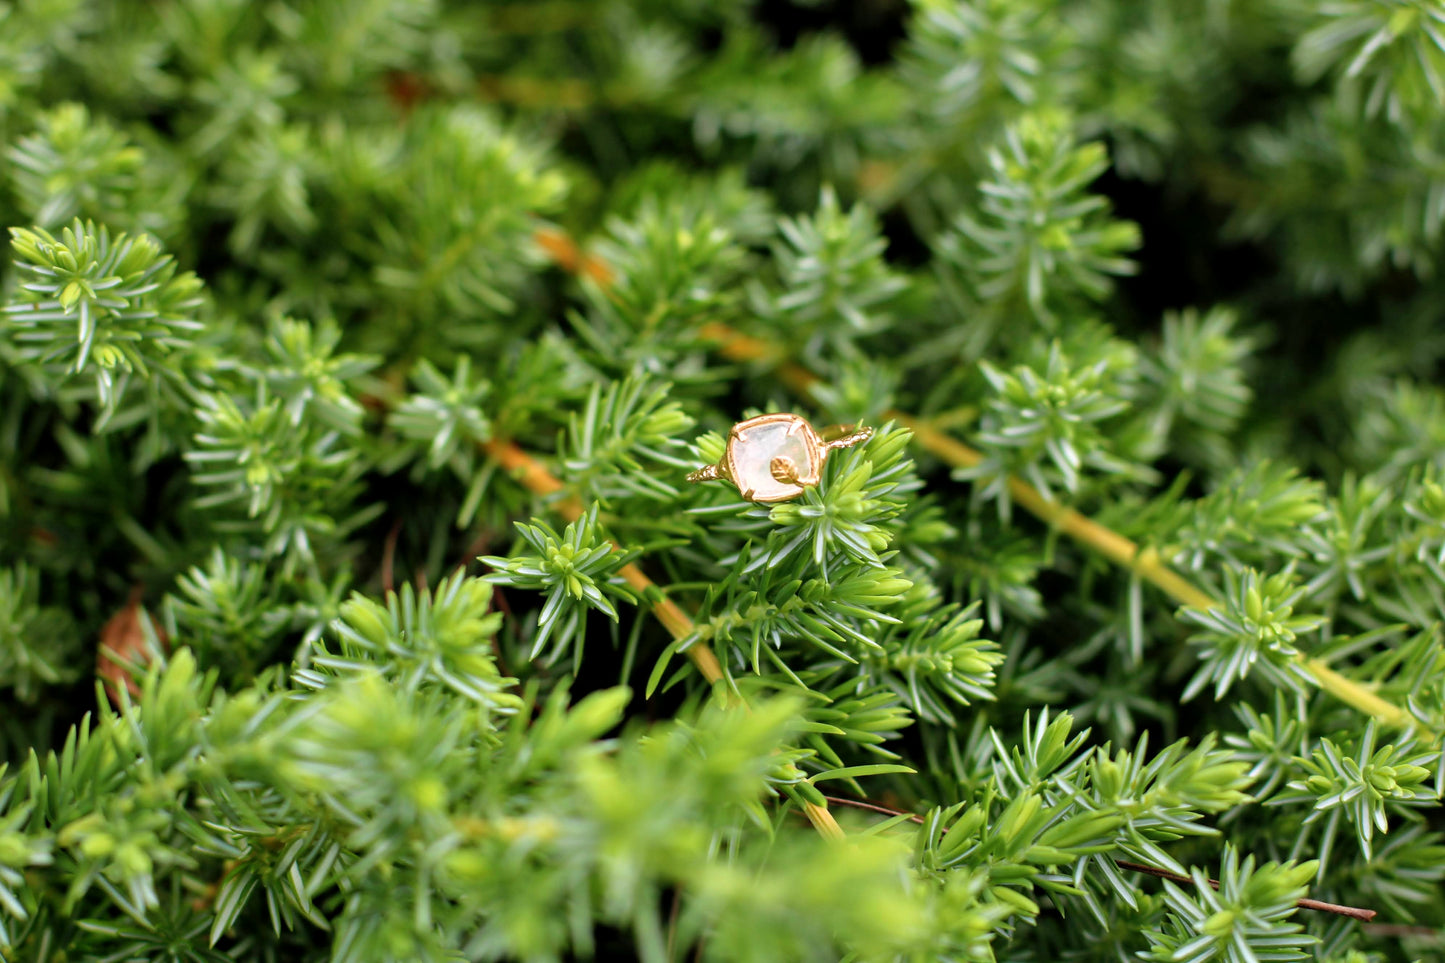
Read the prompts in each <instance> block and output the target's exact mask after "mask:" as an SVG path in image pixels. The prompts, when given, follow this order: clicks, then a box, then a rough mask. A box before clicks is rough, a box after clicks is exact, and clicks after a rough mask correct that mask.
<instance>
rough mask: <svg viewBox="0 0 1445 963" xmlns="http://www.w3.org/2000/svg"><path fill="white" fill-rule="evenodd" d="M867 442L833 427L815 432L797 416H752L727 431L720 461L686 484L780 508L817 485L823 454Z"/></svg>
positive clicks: (866, 432)
mask: <svg viewBox="0 0 1445 963" xmlns="http://www.w3.org/2000/svg"><path fill="white" fill-rule="evenodd" d="M824 436H829V440H825V439H824ZM872 437H873V429H872V428H855V427H853V426H852V425H834V426H831V427H829V428H824V429H823V431H822V432H819V431H818V430H817V429H816V428H814V427H813V426H812V425H810V424H808V422H807V419H805V418H802V417H800V416H798V415H790V414H785V413H778V414H771V415H758V416H757V417H756V418H749V419H748V420H747V421H740V422H738V423H737V424H735V425H733V429H732V431H730V432H728V447H727V451H725V452H723V457H722V461H720V462H718V463H717V464H716V465H708V466H707V467H706V468H699V469H698V470H697V471H695V472H692V473H691V474H689V475H688V476H687V480H688V481H690V482H705V481H718V480H722V481H730V482H732V483H733V484H734V485H736V486H738V491H739V492H741V493H742V496H743V497H744V498H746V499H747V500H748V501H750V502H785V501H787V500H788V499H790V498H797V497H798V496H799V495H801V494H803V489H805V488H807V487H809V486H810V485H816V484H818V480H819V479H820V478H822V477H823V462H825V461H826V460H827V459H828V452H830V451H832V450H833V449H835V448H852V447H853V446H854V445H860V444H862V443H863V442H865V441H867V440H868V439H869V438H872Z"/></svg>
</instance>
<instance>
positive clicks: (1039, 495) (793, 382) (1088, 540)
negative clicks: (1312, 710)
mask: <svg viewBox="0 0 1445 963" xmlns="http://www.w3.org/2000/svg"><path fill="white" fill-rule="evenodd" d="M534 237H535V239H536V241H537V243H538V244H539V245H541V246H542V247H543V249H544V250H546V251H547V253H548V254H549V255H550V256H551V257H553V258H554V259H555V260H556V261H557V263H558V265H559V266H561V267H562V268H564V269H565V270H568V271H571V272H573V273H577V272H585V273H586V274H587V275H588V276H589V277H591V278H592V279H593V280H594V281H596V282H597V283H598V284H600V285H602V286H604V287H605V286H606V284H607V283H608V282H609V281H610V279H611V272H610V270H609V269H608V268H607V267H606V265H605V263H604V262H602V261H600V260H599V259H597V258H596V257H594V256H592V255H587V254H584V253H583V252H582V251H581V249H580V247H578V245H577V244H576V242H575V241H573V240H571V238H569V237H567V236H566V235H565V234H564V233H562V232H559V231H556V230H552V229H547V230H545V231H539V232H538V233H537V234H536V235H534ZM699 333H700V334H701V335H702V336H703V337H704V338H706V339H707V340H710V341H714V342H716V345H717V350H718V351H719V352H720V353H722V354H723V355H725V356H727V357H729V358H731V359H732V360H734V361H742V362H761V363H765V364H768V365H771V366H772V367H773V369H774V371H775V373H776V374H777V375H778V377H779V379H780V380H782V381H783V382H784V383H785V384H787V385H788V386H789V387H790V388H792V389H793V390H794V391H796V392H799V393H803V394H805V393H806V392H807V391H808V389H809V388H811V387H812V386H813V385H815V384H816V383H817V382H818V377H817V375H815V374H813V373H812V372H811V371H809V370H807V369H806V368H804V367H803V366H801V365H799V364H797V363H796V362H794V361H791V360H789V359H788V358H787V357H786V352H785V351H784V350H783V349H782V348H781V347H779V346H777V345H774V344H771V343H769V342H767V341H765V340H763V339H761V338H756V337H752V336H750V335H747V334H744V333H742V332H739V331H736V330H734V329H732V328H731V327H729V326H728V325H726V324H722V323H721V322H715V321H714V322H707V323H705V324H704V325H703V326H702V327H701V329H700V331H699ZM883 417H884V418H886V419H889V420H893V421H897V422H898V423H899V424H901V425H903V426H904V427H906V428H908V429H909V430H910V431H912V432H913V437H914V438H915V439H916V440H917V441H918V443H919V445H921V446H922V447H923V448H924V449H926V450H927V451H929V452H931V453H933V454H934V455H936V456H938V457H939V458H940V459H942V460H943V461H944V462H945V463H946V464H948V465H951V466H952V467H954V468H973V467H976V466H977V465H979V464H981V463H982V462H983V460H984V455H983V453H982V452H980V451H978V450H977V449H975V448H972V447H970V446H968V445H966V444H964V443H963V442H961V441H959V440H957V439H956V438H953V437H952V436H951V435H948V434H946V433H945V432H943V431H940V430H939V429H937V428H936V427H934V426H933V425H932V424H931V423H930V422H929V421H927V420H925V419H921V418H918V417H917V416H915V415H911V414H909V413H907V412H903V411H898V410H889V411H886V412H884V415H883ZM1007 485H1008V491H1009V495H1010V497H1011V498H1012V499H1013V501H1014V502H1015V503H1017V504H1019V505H1022V506H1023V507H1024V509H1026V510H1027V511H1028V512H1029V513H1030V514H1032V515H1034V516H1035V517H1037V518H1038V519H1039V520H1040V521H1042V522H1044V524H1046V525H1048V526H1049V527H1051V528H1054V529H1057V530H1058V531H1061V532H1063V533H1064V534H1065V535H1068V536H1069V537H1070V538H1072V539H1074V540H1075V541H1077V542H1079V543H1080V544H1082V545H1084V546H1085V547H1087V548H1090V549H1092V550H1094V551H1096V552H1098V553H1099V554H1100V555H1102V556H1103V557H1105V558H1107V559H1108V560H1109V561H1111V562H1113V563H1114V564H1116V565H1119V566H1120V567H1122V568H1125V569H1127V570H1129V571H1131V572H1133V573H1135V574H1136V575H1138V576H1139V577H1140V578H1142V579H1143V580H1145V581H1146V582H1149V583H1150V584H1152V585H1154V586H1155V587H1157V588H1158V589H1160V590H1161V591H1163V592H1164V594H1166V595H1168V596H1169V597H1170V598H1172V599H1174V600H1175V601H1176V602H1178V603H1180V604H1181V605H1187V606H1192V607H1194V608H1198V609H1204V610H1208V609H1212V608H1214V607H1216V606H1217V605H1218V604H1219V602H1218V600H1217V599H1215V598H1214V596H1212V595H1210V594H1209V593H1208V592H1206V591H1204V590H1203V589H1201V588H1199V587H1198V586H1196V585H1195V584H1194V583H1192V582H1190V581H1189V580H1188V579H1186V578H1184V577H1183V576H1182V575H1180V574H1179V573H1178V572H1175V571H1174V570H1173V569H1172V568H1170V567H1169V565H1168V564H1166V563H1165V561H1164V560H1163V558H1161V557H1160V555H1159V552H1158V550H1156V549H1155V548H1153V547H1152V546H1150V547H1147V548H1141V547H1140V546H1139V545H1138V544H1137V543H1136V542H1134V541H1133V540H1131V539H1129V538H1126V537H1124V536H1123V535H1120V534H1119V533H1117V532H1115V531H1113V530H1111V529H1109V528H1106V527H1105V526H1103V525H1100V524H1099V523H1097V522H1095V521H1093V520H1092V519H1090V518H1088V517H1086V516H1084V515H1082V514H1080V513H1079V512H1077V511H1075V510H1074V509H1072V508H1070V507H1068V506H1067V505H1064V504H1062V503H1060V502H1058V501H1055V500H1054V499H1051V498H1049V497H1048V496H1046V495H1045V494H1044V493H1043V492H1041V491H1039V490H1038V489H1037V488H1035V487H1034V486H1033V485H1030V484H1029V483H1028V482H1026V481H1024V480H1023V479H1021V478H1018V477H1016V476H1009V478H1008V481H1007ZM1296 661H1297V662H1298V664H1299V666H1300V667H1301V668H1302V669H1303V670H1304V671H1305V672H1306V673H1308V674H1309V676H1310V677H1311V678H1313V679H1314V681H1315V683H1316V684H1317V685H1318V686H1319V687H1320V688H1321V689H1323V690H1324V691H1325V692H1328V693H1329V694H1330V695H1332V696H1334V697H1335V698H1337V699H1339V700H1340V701H1342V702H1344V703H1345V704H1347V705H1350V706H1353V707H1354V708H1356V709H1358V710H1359V711H1361V712H1363V713H1366V714H1367V715H1370V716H1373V717H1375V718H1377V719H1379V720H1380V721H1381V722H1384V723H1385V724H1387V725H1390V726H1393V727H1396V728H1402V729H1403V728H1408V727H1410V726H1413V725H1415V724H1416V723H1417V720H1416V719H1415V718H1414V717H1413V716H1412V715H1411V714H1410V713H1409V712H1407V711H1405V710H1404V709H1402V708H1400V707H1399V706H1397V705H1394V704H1393V703H1391V702H1389V701H1388V700H1386V699H1383V698H1381V697H1380V696H1378V695H1376V694H1375V693H1374V692H1372V691H1370V689H1369V688H1368V687H1366V686H1364V685H1361V684H1360V683H1358V682H1355V681H1354V680H1352V679H1349V678H1348V677H1346V676H1344V675H1341V674H1340V673H1339V672H1337V671H1335V670H1334V669H1332V668H1330V666H1329V665H1327V664H1326V663H1325V662H1323V661H1321V660H1319V659H1312V658H1309V657H1307V656H1305V655H1303V654H1300V655H1298V656H1297V657H1296ZM1437 737H1438V736H1437Z"/></svg>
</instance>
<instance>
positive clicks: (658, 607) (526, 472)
mask: <svg viewBox="0 0 1445 963" xmlns="http://www.w3.org/2000/svg"><path fill="white" fill-rule="evenodd" d="M482 448H483V450H484V451H485V452H486V453H487V454H488V455H490V456H491V457H493V458H495V459H497V461H499V462H501V464H502V466H503V467H504V468H506V469H507V470H508V471H511V472H513V473H514V474H515V475H516V476H517V478H518V480H519V481H521V482H522V484H523V485H525V486H526V487H527V488H529V489H530V490H531V491H532V492H533V493H534V494H537V495H540V496H544V497H545V496H547V495H554V494H556V493H558V492H560V491H562V489H563V488H564V487H565V486H564V485H563V483H562V482H561V481H560V480H559V479H558V478H557V477H556V476H555V475H553V474H552V473H551V472H549V471H548V470H547V468H546V466H545V465H543V464H542V463H541V462H539V461H538V460H537V459H535V458H533V457H532V456H531V455H529V454H528V453H527V452H525V451H523V450H522V449H521V448H520V447H518V446H517V445H516V444H514V443H512V442H510V441H505V440H501V439H492V440H489V441H486V442H483V443H482ZM556 508H557V511H558V513H560V514H561V515H562V516H563V517H564V518H566V519H567V520H568V521H572V522H575V521H577V520H578V519H580V518H581V517H582V515H583V512H584V509H583V507H582V503H581V502H579V501H578V500H577V499H576V498H572V497H567V498H564V499H562V500H561V501H559V502H558V503H557V505H556ZM613 549H614V550H617V546H616V545H615V544H614V545H613ZM620 573H621V575H622V577H623V578H625V579H626V580H627V584H629V585H631V586H632V587H633V588H634V589H635V590H636V591H637V593H638V594H639V595H641V596H642V597H643V598H645V599H647V601H648V603H649V604H650V606H651V610H652V614H653V615H654V616H656V618H657V620H658V621H659V622H661V623H662V624H663V627H664V628H666V629H667V631H668V633H669V634H671V635H672V637H673V639H675V640H676V641H678V642H682V641H684V640H686V639H692V640H693V641H692V643H691V644H690V645H688V647H687V655H688V658H689V659H691V660H692V663H693V665H694V666H696V667H697V670H698V672H699V673H700V674H701V675H702V677H703V678H704V679H705V680H706V681H707V683H708V684H709V685H713V684H716V683H718V682H721V681H723V679H724V675H723V669H722V664H721V663H720V662H718V658H717V655H716V654H715V653H714V652H713V651H712V649H711V648H710V647H709V646H708V644H707V643H706V642H705V641H703V640H702V639H700V638H697V637H696V626H695V625H694V623H693V620H692V618H691V617H690V616H688V614H687V613H686V612H684V611H683V610H682V608H681V607H680V606H679V605H678V604H677V603H676V602H674V601H673V600H672V599H670V598H668V597H667V596H666V595H665V594H663V591H662V589H661V588H660V587H659V586H658V585H657V583H656V582H654V581H653V580H652V579H650V578H648V577H647V574H646V573H645V572H643V571H642V569H640V568H638V566H637V564H636V563H635V562H629V563H628V564H626V565H624V566H623V567H622V568H621V569H620ZM742 705H743V708H744V710H746V707H747V704H746V703H742ZM801 802H802V806H803V812H804V814H805V815H806V816H807V817H808V820H809V821H810V822H811V823H812V824H813V826H814V827H815V828H816V829H817V830H818V833H819V834H820V835H822V836H823V837H824V838H826V839H842V838H843V835H844V833H843V830H842V828H841V827H839V825H838V822H837V820H835V819H834V818H833V814H832V813H830V812H828V807H827V806H820V805H818V804H817V803H815V802H811V801H809V800H806V799H805V800H802V801H801Z"/></svg>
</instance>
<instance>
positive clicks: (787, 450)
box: [728, 420, 814, 502]
mask: <svg viewBox="0 0 1445 963" xmlns="http://www.w3.org/2000/svg"><path fill="white" fill-rule="evenodd" d="M775 458H787V459H789V460H790V461H792V463H793V465H794V466H795V467H796V470H797V474H798V476H799V477H800V478H803V479H805V480H807V479H811V478H812V476H813V475H814V465H813V446H812V444H811V439H810V438H809V432H808V429H807V428H806V427H804V426H803V424H802V423H801V420H800V421H785V422H772V423H769V424H761V425H753V426H752V427H746V428H743V429H742V430H741V431H740V433H739V437H735V438H733V440H732V443H731V446H730V450H729V454H728V460H729V462H730V464H731V466H732V473H733V480H734V481H736V482H737V486H738V490H739V491H742V492H744V493H747V492H751V493H752V494H751V497H752V498H754V499H755V500H757V501H764V502H766V501H779V500H782V499H784V498H792V497H794V496H795V495H800V494H802V492H803V486H802V485H799V484H797V483H795V482H789V481H780V480H779V479H777V478H774V477H773V459H775Z"/></svg>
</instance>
